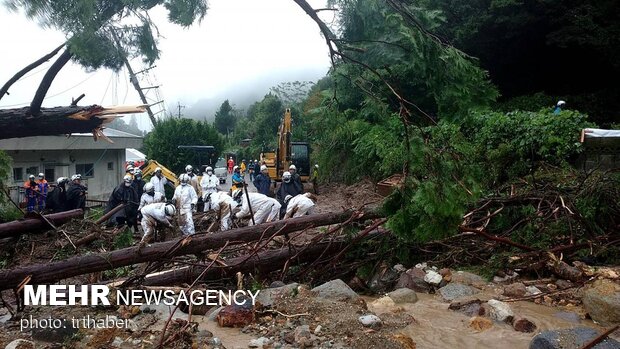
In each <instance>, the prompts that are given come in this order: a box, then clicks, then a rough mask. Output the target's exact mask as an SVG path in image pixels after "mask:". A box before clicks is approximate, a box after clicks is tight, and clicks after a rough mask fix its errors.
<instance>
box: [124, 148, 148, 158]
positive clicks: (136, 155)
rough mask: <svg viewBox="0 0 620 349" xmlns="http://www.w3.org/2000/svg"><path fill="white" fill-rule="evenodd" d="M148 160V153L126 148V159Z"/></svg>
mask: <svg viewBox="0 0 620 349" xmlns="http://www.w3.org/2000/svg"><path fill="white" fill-rule="evenodd" d="M142 160H146V155H145V154H143V153H142V152H140V151H139V150H137V149H133V148H128V149H125V161H142Z"/></svg>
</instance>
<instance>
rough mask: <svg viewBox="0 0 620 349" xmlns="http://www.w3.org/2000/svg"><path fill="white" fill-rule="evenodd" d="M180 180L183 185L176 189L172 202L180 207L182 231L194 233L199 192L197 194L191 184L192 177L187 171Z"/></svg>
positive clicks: (186, 233)
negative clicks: (195, 210) (194, 217)
mask: <svg viewBox="0 0 620 349" xmlns="http://www.w3.org/2000/svg"><path fill="white" fill-rule="evenodd" d="M179 180H180V181H181V185H179V186H178V187H176V189H175V190H174V196H173V197H172V202H173V203H174V204H175V205H177V206H178V207H179V208H180V215H181V216H182V217H181V222H180V224H179V225H181V231H183V234H185V235H193V234H194V233H195V231H194V220H193V218H192V213H193V211H194V209H195V208H196V204H197V203H198V194H196V190H194V187H192V185H191V184H190V181H191V179H190V178H189V176H188V175H187V173H183V174H182V175H181V176H180V177H179Z"/></svg>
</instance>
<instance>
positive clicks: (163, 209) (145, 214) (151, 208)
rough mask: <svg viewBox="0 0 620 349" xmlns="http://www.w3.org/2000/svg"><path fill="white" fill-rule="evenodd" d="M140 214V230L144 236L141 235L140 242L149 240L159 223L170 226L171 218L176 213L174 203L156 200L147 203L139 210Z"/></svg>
mask: <svg viewBox="0 0 620 349" xmlns="http://www.w3.org/2000/svg"><path fill="white" fill-rule="evenodd" d="M140 213H141V214H142V222H141V225H142V230H143V231H144V236H142V241H140V243H141V244H143V243H147V242H149V240H150V239H151V236H152V235H153V232H155V229H156V228H157V226H159V225H164V226H166V227H170V228H172V218H173V217H174V214H175V213H176V209H175V208H174V205H171V204H166V203H164V202H158V203H153V204H148V205H146V206H144V207H142V209H141V210H140Z"/></svg>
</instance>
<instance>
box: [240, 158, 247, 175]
mask: <svg viewBox="0 0 620 349" xmlns="http://www.w3.org/2000/svg"><path fill="white" fill-rule="evenodd" d="M239 169H240V170H241V177H245V170H246V169H247V166H246V165H245V159H243V160H241V166H240V168H239Z"/></svg>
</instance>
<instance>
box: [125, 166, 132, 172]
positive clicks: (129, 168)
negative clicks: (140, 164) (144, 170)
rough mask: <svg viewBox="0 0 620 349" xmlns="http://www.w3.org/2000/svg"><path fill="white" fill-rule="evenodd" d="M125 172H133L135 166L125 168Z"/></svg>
mask: <svg viewBox="0 0 620 349" xmlns="http://www.w3.org/2000/svg"><path fill="white" fill-rule="evenodd" d="M125 171H133V166H131V165H127V167H125Z"/></svg>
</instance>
